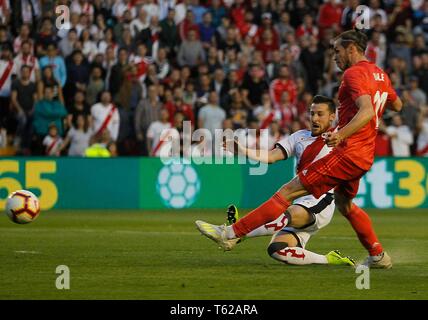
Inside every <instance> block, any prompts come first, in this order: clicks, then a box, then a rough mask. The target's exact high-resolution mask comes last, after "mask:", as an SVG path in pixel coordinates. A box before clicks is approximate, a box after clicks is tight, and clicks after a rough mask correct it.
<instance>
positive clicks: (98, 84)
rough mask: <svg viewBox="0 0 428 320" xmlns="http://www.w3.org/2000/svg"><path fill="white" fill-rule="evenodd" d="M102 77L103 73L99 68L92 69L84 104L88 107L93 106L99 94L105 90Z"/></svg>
mask: <svg viewBox="0 0 428 320" xmlns="http://www.w3.org/2000/svg"><path fill="white" fill-rule="evenodd" d="M102 76H103V71H102V69H101V68H100V67H94V68H93V69H92V71H91V75H90V78H89V82H88V86H87V88H86V103H87V104H88V105H90V106H92V105H94V104H95V103H96V102H97V98H98V96H99V94H100V93H101V91H103V90H104V88H105V83H104V79H103V78H102ZM80 91H83V90H80Z"/></svg>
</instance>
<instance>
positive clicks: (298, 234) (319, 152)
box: [196, 96, 354, 266]
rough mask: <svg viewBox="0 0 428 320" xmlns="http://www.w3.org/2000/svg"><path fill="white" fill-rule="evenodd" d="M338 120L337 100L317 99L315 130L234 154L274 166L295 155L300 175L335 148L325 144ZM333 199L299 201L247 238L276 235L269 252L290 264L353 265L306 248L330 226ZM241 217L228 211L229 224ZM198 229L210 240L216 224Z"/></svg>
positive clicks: (313, 117) (335, 255)
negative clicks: (268, 146) (326, 135)
mask: <svg viewBox="0 0 428 320" xmlns="http://www.w3.org/2000/svg"><path fill="white" fill-rule="evenodd" d="M335 117H336V107H335V104H334V102H333V100H332V99H330V98H328V97H324V96H315V97H314V99H313V101H312V105H311V108H310V123H311V130H299V131H297V132H295V133H293V134H292V135H290V136H288V137H286V138H284V139H282V140H280V141H279V142H278V143H277V144H276V145H275V148H274V149H273V150H271V151H263V150H254V149H248V148H246V147H244V146H242V145H241V144H240V143H239V142H238V141H235V142H234V145H233V149H234V150H230V151H233V152H235V153H239V154H244V155H246V156H247V157H248V158H250V159H253V160H257V161H260V162H265V163H274V162H277V161H280V160H286V159H288V158H290V157H292V156H295V157H296V164H297V166H296V171H297V172H300V171H302V170H305V167H306V166H308V165H309V164H311V163H312V162H313V161H316V160H318V159H320V158H322V157H324V156H325V155H327V154H328V153H329V152H330V151H331V149H332V148H330V147H328V146H327V145H326V144H325V142H324V139H323V134H324V133H326V132H327V131H329V130H332V129H331V126H332V123H333V121H334V120H335ZM225 147H227V144H226V145H225ZM231 149H232V148H231ZM333 200H334V199H333V192H331V193H330V192H328V193H326V194H324V195H323V196H321V197H320V198H319V199H316V198H315V197H314V196H312V195H307V196H304V197H301V198H298V199H296V200H295V201H294V202H293V204H292V205H291V206H290V207H289V208H288V209H287V211H286V212H285V213H284V214H282V215H281V216H279V217H278V218H277V219H276V220H274V221H272V222H270V223H267V224H265V225H262V226H261V227H259V228H257V229H255V230H252V231H251V232H250V233H248V234H247V235H246V236H245V238H251V237H258V236H267V235H273V237H272V240H271V242H270V244H269V246H268V249H267V251H268V254H269V255H270V256H271V257H272V258H274V259H276V260H279V261H281V262H285V263H287V264H294V265H307V264H336V265H351V266H353V265H354V262H353V260H352V259H350V258H348V257H342V256H341V255H340V253H339V252H338V251H331V252H329V253H328V254H326V255H321V254H317V253H315V252H312V251H309V250H306V249H305V248H306V245H307V243H308V241H309V239H310V238H311V236H313V235H314V234H315V233H317V232H318V230H319V229H321V228H323V227H325V226H326V225H328V224H329V223H330V221H331V219H332V217H333V213H334V209H335V205H334V201H333ZM237 216H238V214H237V209H236V207H235V206H233V205H231V206H230V207H229V209H228V220H229V223H234V222H235V221H234V220H236V218H237ZM196 226H197V228H198V229H199V230H200V231H201V232H202V233H203V234H204V235H206V236H207V237H209V235H208V234H209V233H208V234H207V233H206V232H204V229H207V228H212V227H213V225H211V224H208V223H206V222H204V221H200V220H198V221H196ZM213 240H214V239H213ZM240 240H242V239H233V240H229V241H228V242H227V245H226V246H225V247H223V249H224V250H226V251H229V250H232V249H233V248H234V246H235V245H236V244H237V243H239V242H240Z"/></svg>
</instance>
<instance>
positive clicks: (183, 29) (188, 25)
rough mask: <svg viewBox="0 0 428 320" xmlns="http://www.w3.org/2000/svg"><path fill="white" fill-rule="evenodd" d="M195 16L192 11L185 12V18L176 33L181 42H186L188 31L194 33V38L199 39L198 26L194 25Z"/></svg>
mask: <svg viewBox="0 0 428 320" xmlns="http://www.w3.org/2000/svg"><path fill="white" fill-rule="evenodd" d="M194 20H195V16H194V15H193V11H192V10H190V9H189V10H187V12H186V18H184V20H183V21H182V22H181V23H180V24H179V25H178V31H179V34H180V39H181V41H184V40H187V37H188V34H189V31H190V30H194V31H195V32H196V37H197V38H198V39H199V26H198V25H197V24H196V23H195V21H194Z"/></svg>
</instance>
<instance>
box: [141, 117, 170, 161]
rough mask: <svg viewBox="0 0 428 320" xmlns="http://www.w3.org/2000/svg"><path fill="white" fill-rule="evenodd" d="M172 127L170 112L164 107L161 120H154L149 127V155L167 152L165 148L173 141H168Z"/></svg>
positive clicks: (156, 155)
mask: <svg viewBox="0 0 428 320" xmlns="http://www.w3.org/2000/svg"><path fill="white" fill-rule="evenodd" d="M171 127H172V126H171V122H169V112H168V110H167V109H162V110H161V112H160V120H159V121H154V122H152V123H151V124H150V126H149V128H148V129H147V134H146V136H147V150H148V152H149V155H151V156H155V157H159V156H160V155H161V154H166V153H165V150H164V149H165V148H170V147H171V143H170V142H168V141H167V137H168V136H169V135H170V134H169V131H171Z"/></svg>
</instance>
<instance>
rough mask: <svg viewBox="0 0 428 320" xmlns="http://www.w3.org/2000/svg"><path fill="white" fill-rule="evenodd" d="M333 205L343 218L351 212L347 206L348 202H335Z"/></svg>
mask: <svg viewBox="0 0 428 320" xmlns="http://www.w3.org/2000/svg"><path fill="white" fill-rule="evenodd" d="M335 205H336V208H337V209H338V210H339V212H340V213H341V214H342V215H344V216H346V215H348V214H349V212H350V211H351V206H350V205H349V204H348V202H344V201H338V200H336V201H335Z"/></svg>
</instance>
